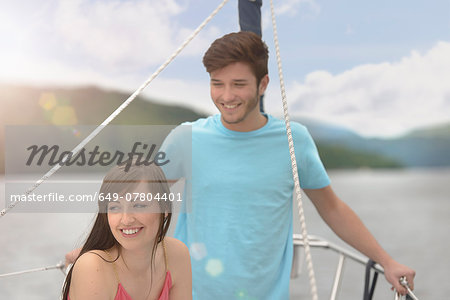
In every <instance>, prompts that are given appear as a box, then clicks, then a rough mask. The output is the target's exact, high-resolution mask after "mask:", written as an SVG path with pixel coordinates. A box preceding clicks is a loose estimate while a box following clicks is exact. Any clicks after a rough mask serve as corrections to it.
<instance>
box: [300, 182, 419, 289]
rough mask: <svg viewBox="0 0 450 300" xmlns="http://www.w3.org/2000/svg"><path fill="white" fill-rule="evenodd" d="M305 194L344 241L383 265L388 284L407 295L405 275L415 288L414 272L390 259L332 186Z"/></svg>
mask: <svg viewBox="0 0 450 300" xmlns="http://www.w3.org/2000/svg"><path fill="white" fill-rule="evenodd" d="M305 193H306V195H307V196H308V197H309V199H310V200H311V201H312V203H313V204H314V206H315V207H316V209H317V211H318V212H319V214H320V216H321V217H322V219H323V220H324V221H325V222H326V223H327V224H328V226H329V227H330V228H331V229H332V230H333V231H334V232H335V233H336V234H337V235H338V236H339V237H340V238H341V239H342V240H344V241H345V242H347V243H348V244H349V245H351V246H352V247H354V248H355V249H357V250H358V251H360V252H361V253H363V254H364V255H366V256H367V257H369V258H371V259H372V260H374V261H376V262H377V263H379V264H380V265H381V266H383V268H384V274H385V277H386V279H387V281H388V282H389V283H391V284H392V285H393V287H394V288H395V289H396V290H397V291H398V292H399V293H401V294H402V295H405V294H406V293H407V291H406V289H405V288H404V287H403V286H402V285H401V284H400V283H399V280H400V277H402V276H406V279H407V280H408V283H409V285H410V288H411V289H414V276H415V272H414V270H412V269H410V268H408V267H407V266H404V265H402V264H399V263H398V262H396V261H395V260H394V259H392V257H390V256H389V254H388V253H387V252H386V251H385V250H384V249H383V248H382V247H381V246H380V244H378V242H377V241H376V240H375V238H374V237H373V235H372V234H371V233H370V232H369V230H368V229H367V228H366V226H365V225H364V224H363V223H362V221H361V219H360V218H359V217H358V216H357V215H356V213H355V212H354V211H353V210H352V209H351V208H350V207H349V206H348V205H347V204H345V203H344V202H343V201H342V200H341V199H340V198H339V197H338V196H337V195H336V194H335V193H334V191H333V189H332V188H331V186H327V187H324V188H322V189H305Z"/></svg>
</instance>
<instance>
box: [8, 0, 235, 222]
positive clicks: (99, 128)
mask: <svg viewBox="0 0 450 300" xmlns="http://www.w3.org/2000/svg"><path fill="white" fill-rule="evenodd" d="M227 2H228V0H223V1H222V3H221V4H220V5H219V6H218V7H217V8H216V9H215V10H214V11H213V12H212V13H211V14H210V15H209V16H208V17H207V18H206V19H205V20H204V21H203V22H202V23H201V24H200V26H198V27H197V29H196V30H195V31H194V32H193V33H192V34H191V35H190V36H189V37H188V38H187V39H186V41H185V42H184V43H183V44H182V45H181V46H180V47H179V48H178V49H177V50H175V52H174V53H173V54H172V55H171V56H170V57H169V58H168V59H167V60H166V61H165V62H164V63H163V64H162V65H161V66H160V67H159V68H158V69H157V70H156V71H155V72H154V73H153V74H152V75H151V76H150V78H149V79H147V81H145V82H144V83H143V84H142V85H141V86H140V87H139V88H138V89H137V90H136V91H135V92H134V93H133V94H132V95H131V96H130V97H128V99H127V100H125V102H123V103H122V104H121V105H120V106H119V107H118V108H117V109H116V110H115V111H114V112H113V113H112V114H111V115H110V116H109V117H108V118H106V120H105V121H103V123H102V124H100V125H99V126H98V127H97V128H96V129H95V130H94V131H92V132H91V134H89V136H87V137H86V138H85V139H84V140H83V141H81V142H80V144H78V146H76V147H75V148H74V149H73V150H72V151H71V153H68V154H67V155H66V156H65V157H64V158H63V160H62V161H61V164H56V165H55V166H54V167H53V168H52V169H50V170H49V171H48V172H47V173H46V174H45V175H44V176H42V178H41V179H39V180H38V181H36V183H35V184H34V185H33V186H31V187H30V188H29V189H28V190H27V191H26V192H25V195H27V196H28V195H29V194H30V193H31V192H33V191H34V190H35V189H36V188H37V187H38V186H39V185H41V183H43V182H44V181H45V180H47V179H48V178H49V177H50V176H52V175H53V174H54V173H55V172H56V171H58V170H59V169H60V168H61V167H62V166H63V165H64V162H65V161H66V159H67V158H68V157H70V156H71V155H72V157H73V156H75V155H76V154H77V153H78V152H79V151H80V150H81V149H83V147H84V146H85V145H86V144H87V143H89V142H90V141H91V140H92V139H93V138H94V137H95V136H96V135H97V134H99V133H100V131H102V130H103V128H104V127H106V126H107V125H108V124H109V123H110V122H111V121H112V120H114V118H116V117H117V116H118V115H119V114H120V113H121V112H122V111H123V110H124V109H125V108H126V107H127V106H128V105H129V104H130V103H131V102H132V101H133V100H134V99H135V98H136V97H137V96H138V95H139V94H140V93H141V92H142V91H143V90H144V89H145V88H146V87H147V85H149V84H150V82H152V81H153V79H155V78H156V77H157V76H158V75H159V74H160V73H161V72H162V71H163V70H164V69H165V68H166V67H167V66H168V65H169V64H170V63H171V62H172V61H173V60H174V59H175V57H176V56H177V55H178V54H180V52H181V51H182V50H183V49H184V48H185V47H186V46H187V45H188V44H189V43H190V42H191V41H192V40H193V39H194V37H195V36H196V35H197V34H198V33H199V32H200V31H201V30H202V29H203V28H204V27H205V26H206V24H208V22H209V21H211V19H212V18H213V17H214V16H215V15H216V14H217V13H218V12H219V10H220V9H222V7H223V6H224V5H225V4H226V3H227ZM17 203H19V202H13V203H11V204H10V205H8V207H6V208H4V209H3V210H2V211H0V217H3V216H4V215H5V214H6V213H7V212H8V211H9V210H11V209H13V208H14V207H15V206H16V205H17Z"/></svg>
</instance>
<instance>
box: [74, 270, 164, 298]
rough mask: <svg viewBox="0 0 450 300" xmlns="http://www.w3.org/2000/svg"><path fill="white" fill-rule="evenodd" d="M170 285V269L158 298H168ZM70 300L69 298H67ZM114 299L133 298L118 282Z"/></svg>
mask: <svg viewBox="0 0 450 300" xmlns="http://www.w3.org/2000/svg"><path fill="white" fill-rule="evenodd" d="M171 287H172V277H171V276H170V271H167V273H166V279H165V280H164V285H163V288H162V290H161V294H160V295H159V298H158V300H169V290H170V288H171ZM69 300H70V299H69ZM114 300H133V299H132V298H131V297H130V295H128V293H127V291H126V290H125V288H124V287H123V286H122V284H120V283H119V286H118V287H117V294H116V297H115V298H114Z"/></svg>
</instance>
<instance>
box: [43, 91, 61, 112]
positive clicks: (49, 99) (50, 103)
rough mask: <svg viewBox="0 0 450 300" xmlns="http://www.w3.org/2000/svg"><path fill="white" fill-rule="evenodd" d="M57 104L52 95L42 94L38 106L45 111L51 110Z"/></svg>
mask: <svg viewBox="0 0 450 300" xmlns="http://www.w3.org/2000/svg"><path fill="white" fill-rule="evenodd" d="M57 103H58V102H57V100H56V97H55V94H53V93H42V94H41V97H40V98H39V105H40V106H41V107H42V108H43V109H45V110H47V111H48V110H52V109H53V108H54V107H55V106H56V104H57Z"/></svg>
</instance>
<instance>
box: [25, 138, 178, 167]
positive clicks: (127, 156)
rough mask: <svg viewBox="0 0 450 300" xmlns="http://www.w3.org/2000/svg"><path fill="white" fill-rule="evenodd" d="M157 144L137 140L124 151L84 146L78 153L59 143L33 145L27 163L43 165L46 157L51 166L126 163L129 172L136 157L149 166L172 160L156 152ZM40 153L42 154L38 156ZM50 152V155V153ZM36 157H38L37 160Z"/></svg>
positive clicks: (163, 163)
mask: <svg viewBox="0 0 450 300" xmlns="http://www.w3.org/2000/svg"><path fill="white" fill-rule="evenodd" d="M156 147H157V145H156V144H151V145H148V144H145V143H142V142H135V143H134V144H133V147H132V149H131V151H130V152H128V153H124V152H122V151H118V150H116V151H114V152H113V153H111V152H110V151H100V146H98V145H97V146H95V147H94V149H93V150H92V151H89V150H86V149H85V148H82V149H81V150H80V151H79V152H78V153H73V152H72V151H62V152H59V151H60V146H59V145H53V146H48V145H41V146H38V145H31V146H29V147H27V148H26V149H27V150H28V151H29V152H30V153H29V156H28V159H27V161H26V163H25V164H26V165H27V166H30V165H32V164H33V163H34V164H36V165H38V166H41V165H42V164H43V162H44V160H45V159H46V158H48V160H47V164H48V165H49V166H54V165H56V164H59V165H61V166H64V165H65V166H72V165H74V164H76V165H77V166H85V165H87V166H95V165H97V164H98V165H100V166H113V165H120V164H122V163H125V169H124V170H125V172H128V170H129V169H130V167H131V166H132V164H133V163H132V160H133V159H135V163H134V164H135V165H136V166H140V165H145V166H149V165H150V164H152V163H155V165H157V166H163V165H166V164H168V163H169V162H170V160H169V159H166V153H164V152H162V151H158V152H156V153H155V155H153V153H154V152H155V149H156ZM39 154H40V156H38V155H39ZM49 154H50V157H48V155H49ZM35 158H37V159H36V160H35Z"/></svg>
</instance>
